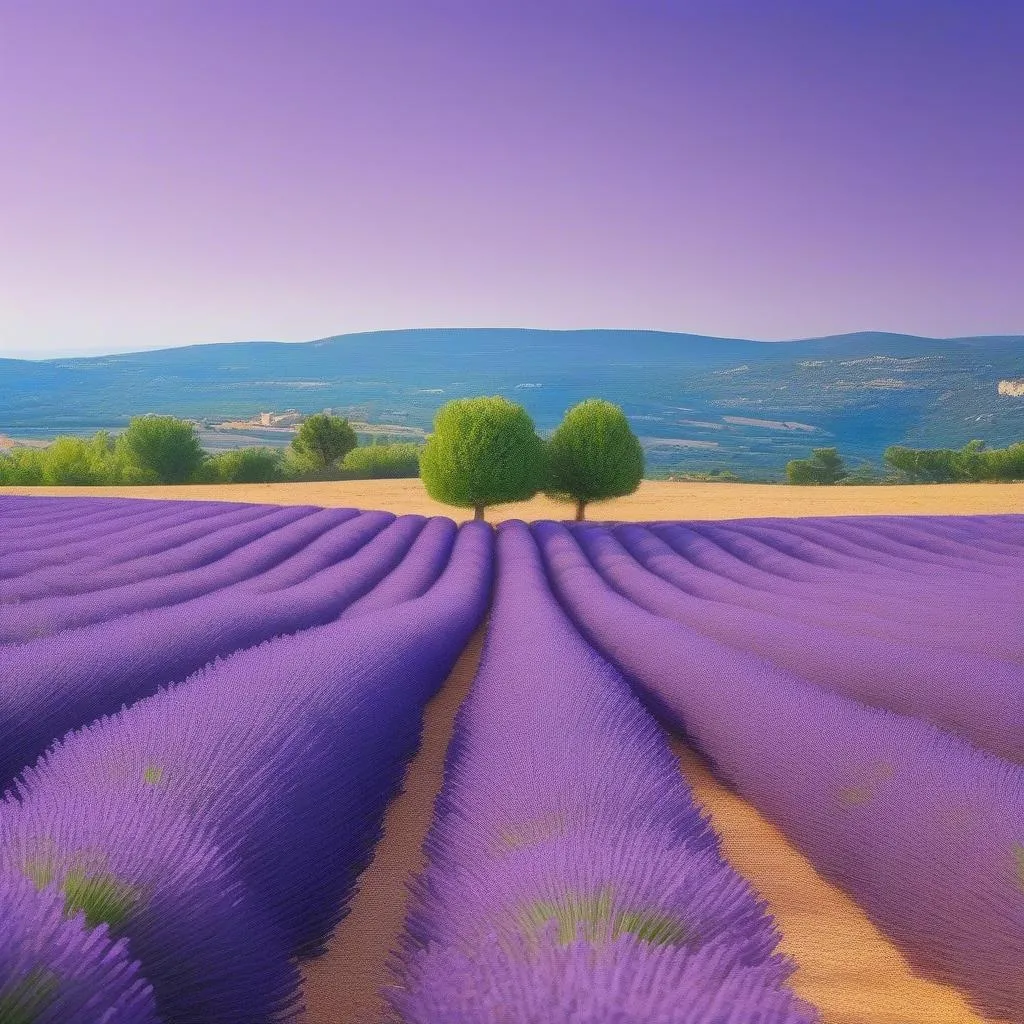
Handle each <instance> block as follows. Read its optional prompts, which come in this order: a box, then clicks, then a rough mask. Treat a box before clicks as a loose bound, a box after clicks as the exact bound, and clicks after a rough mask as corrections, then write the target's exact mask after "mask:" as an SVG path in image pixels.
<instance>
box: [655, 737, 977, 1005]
mask: <svg viewBox="0 0 1024 1024" xmlns="http://www.w3.org/2000/svg"><path fill="white" fill-rule="evenodd" d="M670 742H671V746H672V750H673V752H674V753H675V754H676V755H677V756H678V757H679V759H680V767H681V769H682V772H683V775H684V776H685V778H686V779H687V781H688V782H689V783H690V785H691V786H692V787H693V790H694V793H695V795H696V797H697V800H698V801H699V802H700V803H701V804H702V805H703V807H704V809H705V810H706V811H707V813H708V814H709V815H710V816H711V819H712V821H713V823H714V826H715V828H716V829H717V830H718V832H719V834H720V835H721V836H722V840H723V842H722V852H723V853H724V854H725V856H726V858H727V859H728V861H729V862H730V863H731V864H732V865H733V867H735V868H736V870H737V871H739V872H740V874H742V875H743V876H744V877H745V878H747V879H748V880H749V881H750V883H751V884H752V885H753V886H754V887H755V888H756V889H757V890H758V891H759V892H760V894H761V896H762V897H763V898H764V899H765V900H767V901H768V905H769V909H770V910H771V913H772V914H773V915H774V916H775V919H776V921H777V922H778V924H779V927H780V929H781V930H782V934H783V938H782V943H781V949H782V951H783V952H785V953H787V954H789V956H791V957H792V958H793V959H794V960H795V961H796V962H797V964H798V965H799V967H798V969H797V971H796V973H795V974H794V976H793V988H794V990H795V991H796V992H797V993H798V994H799V995H800V996H802V997H803V998H805V999H807V1000H809V1001H810V1002H812V1003H814V1005H815V1006H817V1007H819V1008H820V1009H821V1011H822V1016H823V1019H824V1022H825V1024H865V1022H870V1024H991V1022H990V1020H989V1018H984V1017H979V1016H978V1014H977V1013H975V1012H974V1011H973V1010H971V1008H970V1006H969V1004H968V1003H967V1002H966V1000H965V999H964V997H963V995H961V994H960V992H959V991H958V990H957V989H954V988H951V987H950V986H948V985H941V984H936V983H934V982H931V981H926V980H924V979H923V978H921V977H920V976H918V975H916V974H914V972H913V971H912V969H911V968H910V965H909V964H908V963H907V961H906V959H905V958H904V957H903V955H902V953H900V952H899V950H898V949H897V948H896V947H895V946H893V944H892V943H891V942H889V941H888V939H886V938H885V937H884V936H883V935H882V933H881V932H879V930H878V929H877V928H876V927H875V926H874V925H873V924H872V923H871V921H870V920H869V919H868V917H867V916H866V915H865V914H864V913H863V911H861V910H860V908H859V907H858V906H857V905H856V904H855V903H854V902H853V900H851V899H850V898H849V897H848V896H847V895H845V894H844V893H843V892H842V891H841V890H840V889H837V888H836V887H835V886H834V885H831V884H829V883H828V882H826V881H825V880H824V879H822V878H821V877H820V876H819V875H818V874H817V872H816V871H815V870H814V868H813V867H812V866H811V865H810V863H809V862H808V861H807V860H806V858H804V857H803V855H802V854H800V853H799V852H798V851H797V850H796V848H795V847H794V846H792V845H791V844H790V842H789V841H788V840H787V839H786V837H785V836H784V835H783V834H782V833H781V832H780V831H779V830H778V829H777V828H775V827H774V826H773V825H771V824H770V823H769V822H768V821H766V820H765V819H764V818H762V817H761V815H760V814H758V812H757V811H756V810H754V808H753V807H752V806H751V805H750V804H748V803H746V802H745V801H744V800H742V799H741V798H740V797H738V796H736V795H734V794H732V793H730V792H729V791H728V790H726V789H725V788H724V787H723V786H722V785H720V784H719V783H718V782H717V781H716V780H715V778H714V776H713V775H712V774H711V772H710V771H709V770H708V768H707V766H706V764H705V763H704V762H703V761H702V760H701V759H700V758H699V757H698V756H697V755H696V754H694V753H693V751H692V750H691V749H690V748H689V747H688V746H686V744H685V743H683V742H682V741H680V740H678V739H676V738H674V737H673V738H672V739H671V741H670Z"/></svg>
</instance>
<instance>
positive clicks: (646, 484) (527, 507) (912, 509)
mask: <svg viewBox="0 0 1024 1024" xmlns="http://www.w3.org/2000/svg"><path fill="white" fill-rule="evenodd" d="M3 494H34V495H59V496H61V497H90V496H104V497H123V498H163V499H168V498H175V499H198V500H203V501H252V502H266V503H268V504H277V505H323V506H325V507H331V506H342V507H349V508H362V509H384V510H386V511H389V512H395V513H398V514H408V513H413V512H416V513H420V514H421V515H428V516H449V517H451V518H452V519H455V520H456V521H457V522H462V521H464V520H466V519H467V518H470V515H471V514H470V513H467V512H465V511H464V510H461V509H456V508H452V507H451V506H449V505H442V504H441V503H440V502H437V501H434V500H433V499H432V498H431V497H430V496H429V495H428V494H427V492H426V490H425V489H424V487H423V484H422V483H421V482H420V481H419V480H342V481H336V482H326V483H296V484H227V485H225V484H205V485H203V484H190V485H185V486H180V487H163V486H160V487H0V495H3ZM1005 512H1017V513H1024V482H1020V483H1012V484H992V483H989V484H910V485H907V486H900V487H791V486H789V485H787V484H719V483H687V482H684V481H668V480H644V481H643V482H642V483H641V484H640V488H639V490H638V491H636V493H634V494H630V495H629V496H627V497H625V498H616V499H615V500H614V501H606V502H601V503H600V504H595V505H591V506H590V507H589V508H588V509H587V518H588V519H594V520H602V519H604V520H612V519H615V520H623V521H629V522H638V521H643V520H651V519H741V518H744V517H751V516H853V515H993V514H999V513H1005ZM573 514H574V512H573V508H572V506H571V505H564V504H559V503H558V502H555V501H550V500H549V499H547V498H544V497H540V498H534V499H533V500H532V501H524V502H519V503H517V504H511V505H498V506H495V507H493V508H491V509H489V510H488V512H487V520H488V522H491V523H497V522H501V521H502V520H504V519H522V520H525V521H526V522H529V521H531V520H535V519H571V518H572V516H573Z"/></svg>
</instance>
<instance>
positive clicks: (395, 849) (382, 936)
mask: <svg viewBox="0 0 1024 1024" xmlns="http://www.w3.org/2000/svg"><path fill="white" fill-rule="evenodd" d="M485 631H486V623H485V624H484V625H482V626H480V627H479V629H478V630H477V631H476V633H474V634H473V637H472V638H471V639H470V642H469V644H468V645H467V647H466V649H465V651H463V652H462V655H461V656H460V657H459V660H458V662H456V664H455V668H454V669H453V670H452V673H451V675H450V676H449V677H448V679H447V680H446V681H445V684H444V686H443V687H442V688H441V690H440V692H439V693H438V694H437V696H435V697H434V699H433V700H432V701H431V702H430V703H429V704H428V705H427V710H426V715H425V716H424V725H423V741H422V745H421V747H420V750H419V752H418V753H417V755H416V757H415V758H414V759H413V761H412V763H411V764H410V765H409V770H408V772H407V773H406V779H405V785H406V788H405V790H404V791H403V792H402V793H401V794H399V796H397V797H396V798H395V799H394V800H393V801H392V802H391V805H390V806H389V808H388V812H387V816H386V817H385V820H384V836H383V838H382V839H381V841H380V843H378V844H377V848H376V851H375V852H374V857H373V861H372V862H371V864H370V866H369V867H368V868H367V869H366V870H365V871H364V872H363V874H362V875H361V876H360V879H359V888H358V890H357V891H356V894H355V897H354V899H353V901H352V909H351V911H350V913H349V914H348V916H347V917H345V919H344V920H343V921H342V922H341V923H340V924H339V925H338V927H337V928H336V929H335V931H334V935H333V936H332V937H331V941H330V945H329V947H328V950H327V952H326V953H325V954H324V955H323V956H321V957H319V958H317V959H316V960H311V961H309V962H308V963H307V964H305V965H304V968H303V972H302V973H303V977H304V982H305V984H304V991H305V998H306V1013H305V1015H304V1016H303V1017H302V1024H379V1022H380V1020H381V1018H382V1015H383V1007H384V1003H383V1000H382V999H381V998H380V996H379V994H378V992H379V990H380V988H381V986H382V985H384V984H386V983H387V982H388V981H389V980H390V979H389V978H388V976H387V970H386V967H387V961H388V957H389V954H390V952H391V951H392V950H393V949H396V948H397V946H398V939H399V936H400V935H401V932H402V927H403V925H404V923H405V908H406V896H407V892H406V888H405V884H406V881H407V880H408V879H409V878H411V877H412V875H413V874H414V873H416V872H418V871H420V870H422V869H423V867H425V864H426V862H425V860H424V857H423V853H422V847H423V840H424V839H425V838H426V835H427V830H428V828H429V827H430V819H431V817H432V816H433V811H434V798H435V797H436V796H437V794H438V792H439V790H440V789H441V780H442V775H443V772H444V757H445V751H446V750H447V749H448V742H449V740H450V739H451V735H452V726H453V723H454V719H455V712H456V711H457V710H458V708H459V705H460V704H461V703H462V701H463V699H464V698H465V696H466V694H467V693H468V692H469V686H470V683H471V682H472V681H473V676H474V675H475V674H476V669H477V664H478V663H479V661H480V654H481V651H482V648H483V638H484V633H485Z"/></svg>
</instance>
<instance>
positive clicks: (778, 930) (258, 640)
mask: <svg viewBox="0 0 1024 1024" xmlns="http://www.w3.org/2000/svg"><path fill="white" fill-rule="evenodd" d="M1022 579H1024V516H1018V515H992V516H984V515H975V516H871V517H867V516H842V517H831V518H804V519H752V518H751V519H737V520H727V521H719V522H710V521H679V522H676V521H671V522H669V521H666V522H647V523H630V524H614V523H608V524H601V523H590V522H583V523H561V522H554V521H541V522H535V523H532V524H526V523H523V522H520V521H516V520H513V521H509V522H505V523H502V524H501V525H500V526H498V527H497V528H492V527H491V526H490V525H488V524H486V523H482V522H470V523H466V524H464V525H462V526H456V524H455V523H454V522H453V521H451V520H450V519H447V518H445V517H440V516H435V517H427V516H422V515H398V516H396V515H394V514H391V513H386V512H372V511H371V512H367V511H361V510H359V509H354V508H353V509H323V508H318V507H315V506H312V505H309V506H292V507H287V508H285V507H280V506H271V505H252V504H250V505H243V504H232V503H228V502H197V501H189V502H185V501H162V500H159V501H157V500H149V501H141V500H131V499H113V498H111V499H103V498H35V497H12V496H6V497H0V782H2V785H0V791H3V797H2V799H0V1024H58V1022H60V1024H94V1022H110V1024H134V1022H140V1024H141V1022H147V1024H151V1022H152V1024H155V1022H163V1024H172V1022H173V1024H206V1022H209V1024H220V1022H225V1024H229V1022H230V1024H259V1022H284V1021H302V1020H304V1014H305V1007H304V994H303V984H302V977H303V973H302V971H303V965H304V964H307V963H310V962H312V961H315V960H316V959H317V958H319V957H321V956H322V955H323V954H324V953H325V951H326V950H327V949H328V947H329V945H330V943H331V940H332V935H333V934H334V933H335V932H336V930H337V929H338V927H339V925H340V924H342V925H343V923H344V919H345V917H346V915H347V913H348V911H349V908H350V907H351V906H352V903H353V900H354V899H355V898H356V897H357V895H358V892H359V879H360V875H361V873H362V872H363V871H364V870H365V869H366V868H367V866H368V865H369V864H370V863H371V861H372V859H373V857H374V851H375V849H376V848H377V847H378V844H379V842H380V841H381V837H382V835H383V834H384V829H385V820H386V814H387V811H388V807H389V806H390V805H391V804H392V802H393V801H394V800H395V798H396V796H397V795H398V794H399V793H400V791H401V790H402V788H403V784H404V780H406V778H407V772H415V771H416V770H417V760H416V757H417V750H418V749H419V747H420V744H421V738H422V730H423V722H424V713H425V709H426V708H427V706H428V704H430V702H431V701H432V700H433V699H434V698H435V697H436V696H437V695H438V694H439V692H440V691H441V690H442V688H443V687H444V686H445V685H446V680H447V679H449V677H450V674H451V673H452V670H453V667H454V666H455V665H456V662H457V661H458V660H459V658H460V655H461V654H462V652H463V650H464V649H465V648H466V646H467V644H468V643H469V641H470V638H471V637H472V636H473V635H474V634H475V633H476V632H477V631H478V630H479V629H480V628H481V626H485V627H486V639H485V641H484V647H483V653H482V657H481V659H480V663H479V667H478V669H477V671H476V674H475V678H474V680H473V683H472V686H471V687H470V690H469V694H468V697H467V698H466V699H465V701H464V702H463V703H462V705H461V707H460V709H459V711H458V714H457V716H456V719H455V724H454V729H453V732H452V736H451V741H450V743H449V745H448V748H447V759H446V761H445V765H444V773H443V779H442V780H441V783H440V793H439V796H438V799H437V801H436V804H435V806H434V809H433V820H432V824H431V826H430V829H429V832H428V833H427V835H426V839H425V842H424V844H423V853H424V855H425V867H424V868H423V870H417V871H415V872H410V873H409V874H408V876H407V877H404V878H402V879H400V880H398V882H396V885H397V886H398V888H399V889H401V893H399V892H398V891H397V890H396V894H395V895H396V898H399V895H401V897H402V898H406V895H407V898H408V904H407V905H408V912H407V914H406V915H405V920H404V929H403V931H402V933H401V935H400V936H398V937H397V939H396V941H395V943H394V947H393V950H392V953H393V956H392V960H391V963H390V970H389V972H388V976H387V977H382V978H381V979H380V990H381V1004H380V1014H379V1016H378V1020H380V1021H381V1022H382V1024H383V1021H385V1020H387V1021H390V1022H394V1024H399V1022H403V1024H488V1022H495V1024H499V1022H506V1021H507V1022H516V1024H520V1022H522V1024H549V1022H550V1024H557V1022H572V1024H585V1022H595V1024H596V1022H607V1024H647V1022H650V1024H748V1022H749V1024H812V1022H822V1024H827V1022H829V1021H832V1020H836V1021H838V1020H840V1019H841V1020H844V1021H845V1020H853V1019H858V1018H855V1017H840V1016H838V1015H837V1014H836V1011H835V1008H834V1006H833V1005H831V1004H830V1003H829V1002H827V1001H825V1000H820V1001H814V1000H809V999H808V998H806V996H805V995H804V994H803V993H802V989H801V985H800V983H799V979H800V971H801V966H802V965H801V964H800V963H799V962H798V960H797V959H794V957H792V956H790V955H789V954H788V953H786V952H784V949H785V947H786V942H785V939H786V935H785V932H784V929H783V928H782V927H781V926H780V924H779V922H778V921H777V920H776V919H775V918H774V917H773V915H772V912H771V910H770V908H769V906H768V904H767V902H766V900H765V899H764V898H762V896H761V894H760V893H759V892H758V890H757V888H756V886H755V885H754V884H753V883H752V882H751V881H750V880H749V879H747V878H745V877H744V876H743V874H742V873H741V872H739V871H738V870H737V869H736V868H735V867H734V866H733V865H732V864H731V863H730V861H729V858H728V857H727V856H726V854H725V853H724V852H723V843H722V837H721V836H720V835H719V833H718V832H717V831H716V828H715V826H714V824H713V822H712V820H711V818H710V817H709V815H708V814H707V813H706V812H705V809H704V808H702V806H701V804H700V802H699V801H698V799H697V798H696V796H695V794H694V792H693V791H692V790H691V789H690V787H689V786H688V784H687V782H686V780H685V777H684V775H683V774H681V772H680V766H679V761H678V759H677V757H676V756H675V755H674V754H673V753H672V748H671V746H670V738H673V737H674V738H675V740H676V741H678V740H680V739H681V740H682V741H684V742H685V743H686V744H687V745H688V746H689V747H690V748H692V750H694V751H696V752H697V754H698V755H699V756H700V758H702V759H703V761H704V762H705V763H706V764H707V765H708V766H710V768H711V770H712V771H713V773H714V775H715V776H716V778H717V779H718V780H719V781H720V782H721V783H722V784H724V785H725V786H727V787H728V788H729V790H730V791H732V792H733V793H735V794H737V795H738V796H739V797H741V798H742V799H743V800H744V801H745V802H747V803H748V804H749V805H751V806H752V807H753V808H755V809H756V810H757V811H758V812H759V813H760V814H761V815H763V816H764V818H765V819H766V820H768V821H769V822H771V823H773V824H774V825H775V826H777V827H778V828H779V829H780V830H781V831H782V832H783V833H784V834H785V836H786V837H787V839H788V840H789V841H790V842H791V843H792V844H793V846H794V847H795V848H796V849H797V850H799V852H800V853H801V855H802V856H804V857H805V858H806V859H807V860H808V861H809V862H810V863H811V864H812V865H813V867H814V869H815V870H816V871H817V872H818V874H819V875H820V876H821V877H822V878H823V879H825V880H827V881H828V882H830V883H833V884H834V885H836V886H837V887H839V888H840V889H842V890H843V891H844V892H845V893H847V894H849V896H850V897H852V899H853V900H854V901H855V903H856V905H857V906H858V907H859V908H860V909H861V910H862V911H863V912H864V914H866V915H867V917H868V918H869V919H870V920H871V922H873V923H874V925H875V926H877V928H878V929H879V930H880V932H881V933H883V934H884V936H885V937H886V938H887V940H889V941H891V942H892V943H893V945H894V946H895V947H896V948H897V949H898V950H899V951H900V953H901V954H902V956H903V957H905V958H906V961H907V962H908V963H909V965H910V968H911V969H912V970H913V971H914V972H916V973H918V974H919V975H920V976H922V977H923V978H927V979H931V980H933V981H935V982H937V983H941V984H942V985H945V986H948V989H949V991H950V992H951V993H954V994H960V995H962V996H963V998H964V999H965V1000H966V1003H967V1004H969V1005H970V1007H971V1008H972V1009H971V1013H973V1014H974V1016H970V1017H960V1018H958V1019H960V1020H962V1021H967V1020H970V1021H982V1020H984V1021H998V1022H1022V1021H1024V972H1022V970H1021V964H1022V962H1024V768H1022V762H1024V593H1022V587H1021V580H1022ZM417 845H418V844H417ZM406 889H407V893H406ZM337 983H338V985H339V986H340V987H344V985H345V979H344V978H339V979H338V982H337ZM336 1019H337V1020H339V1021H342V1022H344V1021H345V1020H346V1018H344V1017H337V1018H336ZM859 1019H862V1020H866V1021H867V1020H872V1019H875V1018H873V1017H872V1016H871V1015H870V1014H866V1015H864V1016H863V1017H861V1018H859ZM894 1019H896V1018H894ZM915 1019H916V1018H915ZM942 1019H943V1020H945V1019H952V1018H942ZM353 1024H355V1022H353Z"/></svg>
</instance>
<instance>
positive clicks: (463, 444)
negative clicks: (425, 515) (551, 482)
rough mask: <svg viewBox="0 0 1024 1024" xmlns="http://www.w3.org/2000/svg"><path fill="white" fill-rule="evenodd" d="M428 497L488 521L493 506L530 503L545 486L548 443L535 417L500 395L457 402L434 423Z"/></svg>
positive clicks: (424, 468) (427, 449)
mask: <svg viewBox="0 0 1024 1024" xmlns="http://www.w3.org/2000/svg"><path fill="white" fill-rule="evenodd" d="M420 476H421V477H422V479H423V483H424V486H425V487H426V489H427V493H428V494H429V495H430V496H431V497H432V498H433V499H434V500H435V501H442V502H444V503H445V504H446V505H454V506H455V507H456V508H471V509H473V518H474V519H483V518H484V509H485V508H486V507H487V506H488V505H501V504H504V503H506V502H510V501H527V500H528V499H530V498H532V497H533V496H534V495H535V494H536V493H537V491H538V490H540V488H541V485H542V484H543V482H544V442H543V441H541V439H540V438H539V437H538V436H537V433H536V431H535V430H534V426H533V420H532V419H530V415H529V413H527V411H526V410H525V409H524V408H523V407H522V406H521V405H517V404H516V403H515V402H510V401H509V400H508V399H507V398H503V397H501V396H500V395H495V396H492V397H487V398H457V399H455V400H454V401H451V402H448V403H447V404H445V405H443V406H442V407H441V408H440V409H439V410H438V413H437V416H436V417H435V418H434V432H433V433H432V434H431V435H430V436H429V437H428V438H427V443H426V445H425V446H424V448H423V452H422V454H421V455H420Z"/></svg>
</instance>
